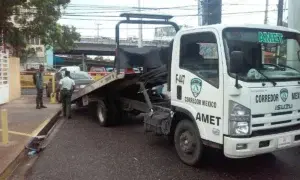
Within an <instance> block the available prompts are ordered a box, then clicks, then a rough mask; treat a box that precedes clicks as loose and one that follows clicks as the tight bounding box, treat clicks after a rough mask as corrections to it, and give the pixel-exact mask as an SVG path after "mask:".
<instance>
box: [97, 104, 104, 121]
mask: <svg viewBox="0 0 300 180" xmlns="http://www.w3.org/2000/svg"><path fill="white" fill-rule="evenodd" d="M98 119H99V121H100V122H101V123H104V114H103V108H102V107H101V106H98Z"/></svg>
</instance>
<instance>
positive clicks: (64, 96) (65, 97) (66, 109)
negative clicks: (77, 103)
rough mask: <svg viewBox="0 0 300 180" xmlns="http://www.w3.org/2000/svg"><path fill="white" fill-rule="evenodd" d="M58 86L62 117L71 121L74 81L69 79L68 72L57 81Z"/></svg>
mask: <svg viewBox="0 0 300 180" xmlns="http://www.w3.org/2000/svg"><path fill="white" fill-rule="evenodd" d="M59 85H60V98H61V103H62V108H63V115H64V117H67V118H68V119H71V97H72V93H73V91H74V89H75V81H74V80H73V79H71V78H70V71H66V72H65V77H64V78H62V79H61V80H60V81H59Z"/></svg>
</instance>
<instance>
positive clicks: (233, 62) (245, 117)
mask: <svg viewBox="0 0 300 180" xmlns="http://www.w3.org/2000/svg"><path fill="white" fill-rule="evenodd" d="M299 41H300V34H299V32H298V31H296V30H292V29H289V28H285V27H277V26H267V25H243V26H225V25H212V26H204V27H197V28H192V29H186V30H181V31H179V32H178V33H177V34H176V36H175V38H174V43H173V50H172V63H171V83H170V86H171V106H172V109H173V111H174V112H175V116H176V113H179V114H182V115H183V116H182V117H185V118H186V119H189V120H191V121H192V122H193V123H194V124H195V125H196V126H197V129H198V132H199V135H200V138H199V139H201V140H200V141H201V143H200V146H201V145H202V144H203V143H204V144H207V143H208V142H209V143H211V144H215V145H217V146H219V147H221V148H222V149H223V151H224V154H225V156H227V157H230V158H245V157H250V156H255V155H258V154H263V153H269V152H273V151H275V150H278V149H282V148H288V147H293V146H299V145H300V72H299V71H298V70H296V69H294V68H292V67H289V66H287V65H286V63H287V62H288V63H289V62H291V61H293V62H296V63H299V57H298V56H297V54H299V51H300V48H299ZM290 49H293V51H291V50H290ZM265 52H272V53H273V54H274V60H273V61H272V62H271V63H270V62H266V61H265V60H264V53H265ZM187 129H189V128H183V129H181V131H180V130H178V131H180V132H179V134H177V135H178V136H179V137H178V144H179V145H178V147H176V149H177V152H178V154H179V156H180V158H181V159H182V160H183V161H184V162H185V163H187V164H193V163H195V162H196V159H197V157H195V155H194V157H193V156H191V157H190V158H188V156H189V155H188V154H189V153H191V148H192V146H193V145H192V144H193V143H195V142H192V141H193V140H194V139H195V137H194V138H193V136H194V135H191V134H193V133H186V132H188V130H187ZM174 131H175V130H174ZM176 131H177V130H176ZM175 136H176V132H175ZM196 139H197V138H196ZM175 142H176V137H175ZM175 146H176V144H175ZM194 146H195V147H197V146H199V145H197V142H196V145H194ZM196 149H197V148H196ZM199 150H201V148H200V149H199V148H198V151H199ZM180 154H181V155H180ZM197 154H198V153H196V156H198V155H197ZM198 158H199V157H198Z"/></svg>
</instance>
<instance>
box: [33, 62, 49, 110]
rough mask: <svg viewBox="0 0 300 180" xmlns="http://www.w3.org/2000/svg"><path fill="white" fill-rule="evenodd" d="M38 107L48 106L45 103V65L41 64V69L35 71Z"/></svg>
mask: <svg viewBox="0 0 300 180" xmlns="http://www.w3.org/2000/svg"><path fill="white" fill-rule="evenodd" d="M35 87H36V91H37V95H36V108H37V109H41V108H47V107H46V106H44V105H43V90H44V66H43V65H40V68H39V70H38V71H37V72H36V73H35Z"/></svg>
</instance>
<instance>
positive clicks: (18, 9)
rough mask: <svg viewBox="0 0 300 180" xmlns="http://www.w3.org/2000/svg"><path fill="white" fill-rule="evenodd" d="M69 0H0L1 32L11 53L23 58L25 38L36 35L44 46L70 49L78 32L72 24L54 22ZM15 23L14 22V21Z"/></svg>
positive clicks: (78, 35)
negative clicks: (10, 48) (11, 50)
mask: <svg viewBox="0 0 300 180" xmlns="http://www.w3.org/2000/svg"><path fill="white" fill-rule="evenodd" d="M69 2H70V0H29V1H26V0H0V32H3V34H4V37H5V39H4V40H5V42H6V43H7V44H9V45H10V46H11V47H12V48H13V54H14V55H16V56H19V57H26V56H27V55H29V54H32V50H30V49H29V50H28V49H26V45H27V43H26V39H28V38H39V39H41V42H42V44H44V45H46V47H50V46H52V47H59V48H61V49H63V50H68V49H70V48H73V46H74V41H77V40H79V39H80V34H79V33H77V32H76V29H75V27H73V26H64V25H60V24H58V23H57V21H58V20H59V18H60V17H61V15H62V12H63V10H64V9H65V7H66V5H67V4H68V3H69ZM13 21H14V22H15V24H14V23H13Z"/></svg>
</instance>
